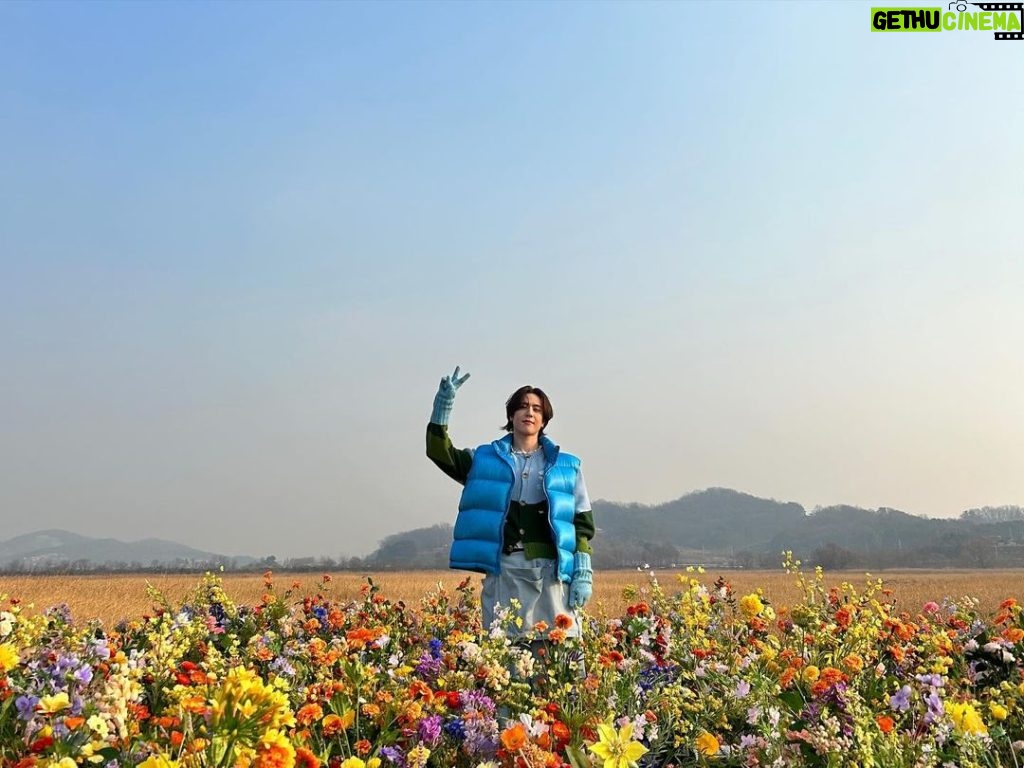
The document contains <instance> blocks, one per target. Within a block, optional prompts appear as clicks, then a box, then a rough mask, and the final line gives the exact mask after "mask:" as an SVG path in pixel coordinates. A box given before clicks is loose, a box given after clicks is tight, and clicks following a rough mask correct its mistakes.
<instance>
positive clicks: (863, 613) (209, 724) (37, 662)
mask: <svg viewBox="0 0 1024 768" xmlns="http://www.w3.org/2000/svg"><path fill="white" fill-rule="evenodd" d="M785 569H786V571H787V573H788V576H789V578H790V580H791V581H792V582H794V583H795V584H796V585H797V587H798V589H799V592H798V593H797V596H796V598H795V599H794V600H792V601H791V602H789V603H788V604H786V605H783V604H781V603H776V604H773V603H772V602H771V601H770V600H769V598H768V596H767V595H766V594H765V592H764V591H761V590H757V589H756V588H755V589H750V590H741V591H734V590H733V589H732V587H731V586H730V584H729V583H728V582H727V581H726V580H725V579H718V580H716V581H714V582H711V583H705V582H704V581H702V580H701V578H700V574H698V573H692V572H691V573H684V574H680V575H679V576H678V577H674V578H673V579H672V581H671V584H668V583H665V584H663V583H660V582H659V581H658V579H656V578H654V576H653V575H651V576H650V577H649V578H648V580H647V582H646V583H645V584H643V585H641V586H639V587H636V588H633V589H631V590H628V591H627V594H626V598H627V599H626V603H625V607H624V609H623V610H622V611H621V613H620V614H618V615H614V616H611V617H608V616H597V615H594V616H588V615H586V614H581V615H580V616H578V617H571V616H565V617H559V621H558V622H557V624H556V626H554V627H547V626H537V627H533V628H526V629H528V630H530V632H531V637H532V639H534V640H535V642H533V643H532V644H527V643H524V642H514V641H512V640H511V639H510V635H511V634H514V632H513V631H512V630H514V629H515V628H514V627H513V624H514V618H513V616H514V614H513V613H512V612H511V611H510V612H507V613H506V614H505V615H504V616H503V617H501V619H500V620H499V622H498V623H496V624H495V626H492V627H481V626H480V624H479V603H478V599H477V595H476V591H475V584H476V582H475V581H474V580H473V579H467V580H466V581H465V582H463V583H462V584H461V585H459V586H458V587H456V588H454V589H449V588H444V587H439V588H437V589H436V590H434V591H432V592H430V593H429V594H425V595H424V596H423V597H422V598H421V599H419V600H418V601H417V602H416V603H414V602H413V601H408V602H404V601H401V600H395V599H394V598H390V597H388V596H387V594H385V592H384V591H383V590H381V589H379V588H378V586H377V585H376V584H375V583H374V582H373V581H372V580H367V582H366V583H365V584H364V587H363V589H362V590H361V592H360V594H358V595H357V596H355V597H352V596H345V597H340V596H338V595H336V594H335V593H334V590H333V583H332V580H331V578H330V577H329V576H325V577H323V579H322V580H321V581H320V582H319V584H318V586H317V588H316V589H315V590H313V591H312V592H310V591H302V592H300V590H298V589H297V588H294V587H290V588H288V589H284V590H282V589H280V588H279V587H278V586H277V585H275V584H274V583H273V581H272V579H271V576H270V575H269V574H268V575H267V576H266V577H265V584H264V589H263V594H262V595H261V596H260V597H259V599H257V600H255V601H253V602H254V604H251V605H249V604H238V603H236V602H234V601H232V600H231V599H230V598H229V597H228V595H227V593H226V591H225V589H224V585H223V583H222V582H221V580H220V579H219V578H218V577H216V576H212V575H211V576H207V577H206V578H205V579H203V580H202V581H201V582H200V583H199V584H198V585H197V586H195V587H194V588H193V589H192V590H191V592H190V593H189V594H188V595H187V596H186V597H184V599H181V600H176V601H174V603H172V602H171V601H169V600H167V599H165V598H163V596H162V595H160V594H159V593H157V592H156V591H155V590H154V591H152V593H151V595H150V601H151V602H152V603H153V604H154V605H155V606H156V608H155V609H154V610H152V611H150V613H149V615H146V616H141V617H138V618H133V619H130V620H126V621H122V622H120V623H118V624H117V625H115V626H105V625H103V624H101V623H100V622H98V621H85V622H75V621H73V620H72V618H71V616H70V615H69V612H68V611H67V609H66V608H62V607H57V608H53V609H50V610H48V611H46V612H44V613H34V612H31V611H28V610H25V609H24V606H22V605H21V604H20V603H19V602H18V600H17V599H16V597H11V598H7V597H5V598H3V602H2V605H0V765H3V766H18V768H27V767H28V766H60V767H61V768H73V767H74V766H89V765H97V766H111V767H114V766H116V767H117V768H120V767H121V766H139V765H141V766H146V768H157V767H158V766H182V767H183V768H184V767H188V766H196V767H198V766H204V767H209V768H214V767H215V766H216V767H220V766H254V767H260V768H270V767H271V766H274V767H282V768H287V767H288V766H300V767H305V768H311V767H313V766H321V765H322V766H340V767H341V768H390V767H392V766H397V767H398V768H426V767H427V766H436V767H438V768H440V767H442V766H443V767H446V768H447V767H461V766H465V767H467V768H481V767H486V768H498V766H502V767H511V766H524V767H525V766H530V767H533V766H538V767H539V766H573V767H574V768H584V767H585V768H628V767H629V766H633V765H636V766H651V767H653V766H691V765H693V766H696V765H700V766H885V767H888V766H908V767H909V766H943V767H944V768H945V766H961V767H966V766H997V765H1002V766H1017V765H1020V760H1021V758H1022V755H1024V752H1022V750H1024V662H1022V660H1021V656H1022V653H1024V617H1022V613H1021V607H1020V605H1018V603H1017V601H1016V600H1014V599H1013V598H1012V597H1009V596H1008V597H1007V599H1005V600H1004V601H1003V602H1002V603H1001V604H1000V605H999V606H998V607H997V608H995V609H994V610H984V611H983V610H982V609H981V608H979V606H978V603H977V601H976V600H973V599H970V598H963V599H960V600H949V599H943V598H942V597H941V596H939V595H936V596H935V600H934V601H932V600H928V601H925V602H923V603H921V604H919V605H914V606H909V605H906V604H905V603H904V602H902V601H901V602H900V603H898V604H897V602H896V600H895V597H894V595H893V593H892V592H891V590H889V589H888V588H887V587H886V585H885V584H884V583H882V581H881V580H877V579H870V578H865V580H864V582H863V583H861V584H853V583H843V584H840V585H836V586H828V585H826V583H825V580H824V578H823V575H822V574H821V572H820V571H815V572H811V573H805V572H803V571H802V570H801V569H800V565H799V563H797V562H793V561H791V560H788V559H787V561H786V564H785ZM574 620H578V621H579V622H580V623H581V627H582V631H583V636H582V638H581V639H579V640H576V639H572V638H567V637H566V633H565V629H566V628H567V626H571V622H572V621H574Z"/></svg>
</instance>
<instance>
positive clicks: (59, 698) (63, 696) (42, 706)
mask: <svg viewBox="0 0 1024 768" xmlns="http://www.w3.org/2000/svg"><path fill="white" fill-rule="evenodd" d="M70 706H71V701H70V699H68V694H67V691H61V692H60V693H55V694H53V695H52V696H43V697H42V698H41V699H39V703H38V704H36V709H37V710H38V711H39V712H42V713H43V714H47V715H52V714H53V713H55V712H60V711H61V710H63V709H67V708H68V707H70Z"/></svg>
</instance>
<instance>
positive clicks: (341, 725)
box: [321, 710, 356, 738]
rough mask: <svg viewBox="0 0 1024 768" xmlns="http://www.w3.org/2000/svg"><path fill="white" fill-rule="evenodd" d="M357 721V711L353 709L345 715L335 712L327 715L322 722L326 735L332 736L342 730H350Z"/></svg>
mask: <svg viewBox="0 0 1024 768" xmlns="http://www.w3.org/2000/svg"><path fill="white" fill-rule="evenodd" d="M355 721H356V713H355V711H353V710H349V711H348V712H346V713H345V715H344V716H341V715H335V714H330V715H327V717H325V718H324V719H323V721H322V723H321V724H322V725H323V729H324V736H326V737H327V738H331V737H332V736H335V735H337V734H338V733H341V732H342V731H345V730H348V729H349V728H351V727H352V724H353V723H354V722H355Z"/></svg>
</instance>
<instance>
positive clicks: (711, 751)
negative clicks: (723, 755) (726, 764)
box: [697, 731, 722, 757]
mask: <svg viewBox="0 0 1024 768" xmlns="http://www.w3.org/2000/svg"><path fill="white" fill-rule="evenodd" d="M721 748H722V745H721V744H720V743H719V741H718V739H716V738H715V737H714V736H713V735H712V734H710V733H708V732H707V731H704V733H702V734H701V735H700V736H698V737H697V751H698V752H700V753H701V754H702V755H707V756H708V757H711V756H713V755H717V754H718V752H719V750H720V749H721Z"/></svg>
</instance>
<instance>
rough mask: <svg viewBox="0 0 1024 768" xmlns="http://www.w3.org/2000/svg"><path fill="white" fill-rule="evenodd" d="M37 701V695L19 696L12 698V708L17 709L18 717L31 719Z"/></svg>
mask: <svg viewBox="0 0 1024 768" xmlns="http://www.w3.org/2000/svg"><path fill="white" fill-rule="evenodd" d="M38 703H39V697H38V696H19V697H18V698H17V699H15V700H14V708H15V709H17V710H18V717H20V718H21V719H22V720H31V719H32V715H34V714H35V712H36V704H38Z"/></svg>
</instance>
